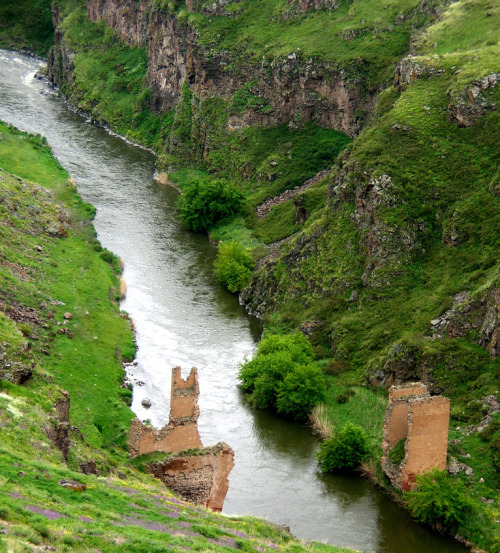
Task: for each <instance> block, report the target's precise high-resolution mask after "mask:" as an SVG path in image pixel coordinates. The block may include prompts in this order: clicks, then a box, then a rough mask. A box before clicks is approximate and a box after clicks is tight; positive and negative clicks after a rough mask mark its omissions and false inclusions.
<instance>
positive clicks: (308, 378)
mask: <svg viewBox="0 0 500 553" xmlns="http://www.w3.org/2000/svg"><path fill="white" fill-rule="evenodd" d="M325 391H326V386H325V379H324V377H323V375H322V373H321V370H320V369H319V368H318V367H317V366H316V365H304V366H303V365H299V366H298V367H296V368H295V369H294V370H293V371H291V372H289V373H288V374H287V375H286V376H285V378H284V380H283V381H282V382H281V383H280V384H279V386H278V395H277V401H276V407H277V411H278V413H279V414H280V415H283V416H284V417H290V418H293V419H298V420H304V419H306V418H307V416H308V414H309V413H310V412H311V411H312V410H313V408H314V407H315V406H316V405H317V404H318V403H320V402H321V401H322V400H323V398H324V395H325Z"/></svg>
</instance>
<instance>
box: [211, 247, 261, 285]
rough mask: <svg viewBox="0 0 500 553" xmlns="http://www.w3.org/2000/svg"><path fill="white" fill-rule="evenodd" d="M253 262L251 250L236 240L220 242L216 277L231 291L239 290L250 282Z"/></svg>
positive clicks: (216, 261)
mask: <svg viewBox="0 0 500 553" xmlns="http://www.w3.org/2000/svg"><path fill="white" fill-rule="evenodd" d="M254 265H255V263H254V262H253V259H252V255H251V253H250V250H249V249H248V248H247V249H244V248H243V246H242V245H241V244H240V243H239V242H236V241H232V242H223V243H221V244H219V251H218V253H217V259H216V260H215V263H214V267H215V278H216V279H217V280H218V281H219V282H222V284H224V285H225V286H227V288H228V290H229V291H230V292H239V291H240V290H243V288H246V287H247V286H248V285H249V284H250V279H251V278H252V269H253V268H254Z"/></svg>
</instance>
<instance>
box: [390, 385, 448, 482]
mask: <svg viewBox="0 0 500 553" xmlns="http://www.w3.org/2000/svg"><path fill="white" fill-rule="evenodd" d="M449 418H450V400H449V399H448V398H445V397H442V396H430V394H429V392H428V390H427V387H426V386H425V384H422V383H410V384H405V385H402V386H392V387H391V388H390V390H389V404H388V406H387V409H386V412H385V420H384V438H383V442H382V453H383V454H382V459H381V465H382V469H383V471H384V472H385V474H387V476H388V477H389V479H390V481H391V483H392V485H393V486H394V487H396V488H399V489H401V490H411V489H413V488H414V487H415V483H416V477H417V476H418V475H419V474H422V473H423V472H429V471H430V470H432V469H434V468H437V469H440V470H445V469H446V455H447V449H448V425H449ZM404 439H406V442H405V446H404V458H403V460H402V461H401V463H400V464H399V465H398V464H396V463H394V462H393V461H391V460H390V458H389V454H390V452H391V450H392V449H393V448H394V447H395V446H396V445H397V444H398V443H399V442H400V441H401V440H404Z"/></svg>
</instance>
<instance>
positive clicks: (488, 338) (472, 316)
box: [431, 286, 500, 357]
mask: <svg viewBox="0 0 500 553" xmlns="http://www.w3.org/2000/svg"><path fill="white" fill-rule="evenodd" d="M472 331H479V340H478V341H479V344H480V345H481V346H482V347H483V348H484V349H486V350H487V351H489V352H490V353H491V355H492V356H493V357H498V355H499V354H500V288H498V287H495V286H493V287H492V288H490V289H489V290H487V291H486V292H484V293H483V294H481V295H480V296H478V297H474V296H473V295H472V294H470V293H469V292H466V291H464V292H460V293H459V294H457V295H456V296H455V297H454V298H453V303H452V306H451V307H450V309H448V310H447V311H445V312H444V313H443V314H442V315H440V316H439V317H436V318H435V319H433V320H432V321H431V336H432V338H434V339H439V338H443V337H445V336H446V337H448V338H462V337H465V336H467V335H468V334H469V333H470V332H472Z"/></svg>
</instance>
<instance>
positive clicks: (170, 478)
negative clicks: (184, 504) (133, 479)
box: [150, 442, 234, 511]
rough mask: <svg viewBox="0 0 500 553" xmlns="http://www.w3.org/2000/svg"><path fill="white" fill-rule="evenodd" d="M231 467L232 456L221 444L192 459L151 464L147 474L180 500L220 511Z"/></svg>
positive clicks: (175, 458) (175, 457)
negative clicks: (150, 474)
mask: <svg viewBox="0 0 500 553" xmlns="http://www.w3.org/2000/svg"><path fill="white" fill-rule="evenodd" d="M233 467H234V452H233V450H232V449H231V448H230V447H229V446H228V445H227V444H225V443H223V442H220V443H218V444H217V445H216V446H214V447H207V448H205V449H201V450H199V451H198V452H197V453H196V455H184V454H182V453H180V454H178V455H173V456H171V457H169V458H168V459H167V460H165V461H160V462H157V463H153V464H152V465H151V466H150V470H151V473H152V474H153V475H154V476H155V477H156V478H158V479H160V480H161V481H162V482H164V484H165V485H166V486H168V487H169V488H170V489H171V490H174V491H175V492H177V493H178V494H179V495H180V496H181V497H182V498H183V499H185V500H186V501H190V502H191V503H195V504H197V505H202V506H203V507H208V508H209V509H212V510H213V511H222V506H223V504H224V499H225V497H226V494H227V490H228V488H229V480H228V476H229V473H230V472H231V470H232V469H233Z"/></svg>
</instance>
